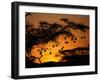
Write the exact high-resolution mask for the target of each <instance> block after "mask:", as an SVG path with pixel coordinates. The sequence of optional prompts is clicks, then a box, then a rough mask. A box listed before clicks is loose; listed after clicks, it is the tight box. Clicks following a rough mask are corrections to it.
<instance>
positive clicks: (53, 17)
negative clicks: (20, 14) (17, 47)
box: [26, 13, 89, 63]
mask: <svg viewBox="0 0 100 81" xmlns="http://www.w3.org/2000/svg"><path fill="white" fill-rule="evenodd" d="M61 18H68V19H69V20H70V21H73V22H75V23H81V24H84V25H86V26H89V16H88V15H71V14H50V13H32V15H29V16H27V17H26V20H27V21H28V22H29V23H31V24H33V25H34V28H36V29H37V28H39V22H40V21H47V22H48V23H59V24H62V25H64V24H65V23H64V22H63V21H61V20H60V19H61ZM71 32H72V33H73V34H74V35H75V37H76V38H77V41H76V42H75V43H74V42H73V41H71V38H67V40H66V41H67V42H69V43H68V44H65V43H64V37H65V36H64V35H60V36H59V37H58V38H57V39H56V40H57V41H58V42H59V44H58V47H56V48H52V45H53V44H56V43H54V42H52V41H50V42H48V43H47V44H46V45H41V44H39V45H37V46H33V50H32V51H31V54H32V55H33V56H36V57H39V54H38V52H37V50H38V49H39V48H41V47H43V48H49V49H50V50H48V51H47V53H44V52H43V54H44V58H41V61H42V62H45V61H47V60H46V59H50V60H51V58H53V59H52V60H55V61H57V59H61V56H60V57H54V55H56V54H57V53H58V50H59V49H60V48H61V47H62V46H64V48H65V49H73V48H77V47H88V45H89V30H87V31H86V32H82V31H80V30H73V29H71ZM44 33H45V32H44ZM84 36H85V39H81V37H84ZM33 51H34V53H33ZM50 51H52V53H53V54H52V55H49V54H48V53H49V52H50ZM58 55H59V54H58ZM48 56H49V58H48ZM50 60H48V61H50ZM35 62H36V63H39V62H38V60H36V61H35Z"/></svg>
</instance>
